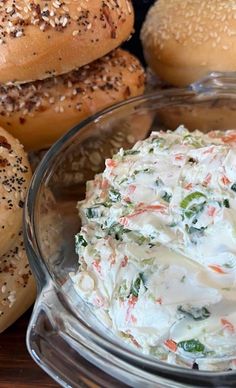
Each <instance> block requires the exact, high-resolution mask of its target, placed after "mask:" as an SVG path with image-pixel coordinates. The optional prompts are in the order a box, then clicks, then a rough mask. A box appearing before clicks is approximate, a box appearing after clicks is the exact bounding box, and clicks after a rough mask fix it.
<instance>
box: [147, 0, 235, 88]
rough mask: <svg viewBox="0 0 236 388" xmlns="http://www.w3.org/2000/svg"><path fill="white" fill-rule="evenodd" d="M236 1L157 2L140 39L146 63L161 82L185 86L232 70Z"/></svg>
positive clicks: (180, 0)
mask: <svg viewBox="0 0 236 388" xmlns="http://www.w3.org/2000/svg"><path fill="white" fill-rule="evenodd" d="M235 31H236V1H228V0H168V1H166V0H159V1H157V2H156V3H155V4H154V6H153V7H152V8H151V9H150V10H149V13H148V15H147V17H146V20H145V22H144V25H143V28H142V32H141V39H142V43H143V48H144V53H145V57H146V61H147V63H148V64H149V66H150V67H151V68H152V70H153V71H154V72H155V73H156V74H157V75H158V76H159V77H160V78H161V79H162V80H164V81H166V82H168V83H170V84H172V85H175V86H185V85H188V84H190V83H192V82H194V81H196V80H198V79H200V78H202V77H203V76H205V75H206V74H207V73H209V72H211V71H236V61H235V58H236V35H235Z"/></svg>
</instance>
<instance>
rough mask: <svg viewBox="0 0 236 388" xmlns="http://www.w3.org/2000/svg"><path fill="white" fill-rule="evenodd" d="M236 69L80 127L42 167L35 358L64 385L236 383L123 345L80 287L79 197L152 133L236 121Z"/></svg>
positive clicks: (34, 219)
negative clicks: (113, 159) (109, 161)
mask: <svg viewBox="0 0 236 388" xmlns="http://www.w3.org/2000/svg"><path fill="white" fill-rule="evenodd" d="M235 82H236V75H235V74H220V73H213V74H211V75H209V76H208V77H206V78H205V79H203V80H202V81H200V82H197V83H195V84H193V85H191V86H190V87H188V88H186V89H169V90H163V91H161V90H159V91H155V92H153V93H151V94H148V95H144V96H142V97H138V98H134V99H131V100H129V101H126V102H124V103H120V104H118V105H116V106H114V107H112V108H110V109H107V110H105V111H103V112H101V113H100V114H97V115H95V116H93V117H91V118H89V119H87V120H85V121H84V122H83V123H81V124H80V125H78V126H77V127H75V128H73V129H72V130H71V131H70V132H68V133H67V134H66V135H65V136H64V137H63V138H61V139H60V140H59V141H58V142H57V143H56V144H55V145H54V146H53V147H52V148H51V149H50V151H49V152H48V153H47V154H46V156H45V157H44V159H43V161H42V162H41V164H40V165H39V167H38V169H37V171H36V173H35V175H34V177H33V180H32V183H31V186H30V189H29V193H28V198H27V201H26V206H25V223H24V225H25V230H24V233H25V244H26V249H27V253H28V257H29V261H30V265H31V267H32V270H33V273H34V275H35V277H36V280H37V285H38V297H37V300H36V303H35V307H34V311H33V314H32V318H31V321H30V324H29V327H28V331H27V346H28V350H29V352H30V354H31V356H32V357H33V359H34V360H35V361H36V362H37V363H38V364H39V365H40V366H41V367H42V368H43V369H44V370H45V371H46V372H47V373H48V374H49V375H51V377H53V378H54V379H55V380H56V381H57V382H58V383H59V384H61V385H62V386H65V387H68V386H72V387H81V386H89V387H90V386H91V387H96V386H102V387H111V386H112V387H119V386H123V387H124V386H125V385H128V386H135V387H143V386H146V387H182V386H191V387H193V386H196V387H204V386H207V387H210V386H212V387H213V386H215V387H216V386H218V387H230V386H231V387H235V386H236V372H234V371H227V372H205V371H199V370H189V369H185V368H181V367H176V366H173V365H168V364H166V363H163V362H159V361H158V360H156V359H155V358H153V357H151V356H145V355H143V354H142V353H139V352H137V351H135V350H134V349H133V348H131V347H129V346H128V345H126V344H125V343H123V342H121V341H120V340H119V339H117V338H116V337H115V336H113V335H112V334H111V333H110V331H109V330H108V329H106V328H104V327H103V325H102V324H101V323H100V322H98V321H97V320H96V318H95V317H94V315H93V313H92V312H91V310H90V309H89V308H88V306H87V305H86V304H85V303H84V302H83V301H82V299H80V297H79V296H78V295H77V294H76V293H75V292H74V290H73V287H72V286H71V284H70V281H69V273H70V272H71V271H76V269H77V268H78V257H77V256H76V254H75V249H74V236H75V234H76V233H77V232H78V230H79V228H80V221H79V218H78V214H77V209H76V203H77V201H78V200H80V199H82V198H83V197H84V194H85V182H86V181H87V180H88V179H91V178H92V177H93V176H94V175H95V174H96V173H98V172H100V171H102V170H103V168H104V158H107V157H110V156H111V155H112V154H113V153H114V152H116V151H117V150H118V149H119V148H120V147H124V148H130V147H131V146H132V145H133V144H134V143H135V142H136V141H137V140H139V139H143V138H145V137H147V136H148V135H149V133H150V131H151V130H152V129H155V130H158V129H166V128H176V127H177V126H178V125H180V124H185V125H186V126H187V127H188V128H189V129H195V128H198V129H200V130H202V131H208V130H212V129H229V128H235V126H236V84H235Z"/></svg>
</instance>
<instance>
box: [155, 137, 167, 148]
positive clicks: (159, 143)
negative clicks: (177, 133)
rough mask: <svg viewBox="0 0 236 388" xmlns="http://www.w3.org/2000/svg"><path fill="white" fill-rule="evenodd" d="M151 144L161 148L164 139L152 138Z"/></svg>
mask: <svg viewBox="0 0 236 388" xmlns="http://www.w3.org/2000/svg"><path fill="white" fill-rule="evenodd" d="M152 144H155V145H157V146H158V147H160V148H162V147H163V146H164V144H165V139H164V138H163V137H154V138H153V139H152Z"/></svg>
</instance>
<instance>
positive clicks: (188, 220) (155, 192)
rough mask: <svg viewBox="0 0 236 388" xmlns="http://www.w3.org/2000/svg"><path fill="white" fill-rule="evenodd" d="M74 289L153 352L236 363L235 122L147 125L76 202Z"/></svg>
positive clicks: (193, 363) (213, 363) (168, 357)
mask: <svg viewBox="0 0 236 388" xmlns="http://www.w3.org/2000/svg"><path fill="white" fill-rule="evenodd" d="M78 209H79V214H80V217H81V220H82V227H81V231H80V232H79V234H77V236H76V252H77V253H78V255H79V269H78V271H77V273H73V274H71V279H72V281H73V284H74V288H75V290H76V291H77V292H78V294H79V295H80V296H81V297H82V298H83V299H84V300H85V301H86V302H88V303H89V304H91V305H92V306H93V307H94V312H95V314H96V316H97V317H98V318H99V319H100V320H102V321H103V322H104V324H105V325H106V326H109V327H110V328H111V330H112V331H113V332H115V333H116V334H117V335H119V336H120V337H122V338H123V339H124V340H125V341H128V342H130V343H131V344H132V345H133V346H135V347H136V348H137V349H140V350H141V351H143V352H144V353H145V354H148V355H153V356H155V357H157V358H158V359H159V360H162V361H167V362H169V363H172V364H178V365H182V366H187V367H190V368H191V367H198V368H199V369H204V370H227V369H236V303H235V302H236V131H227V132H211V133H209V134H203V133H201V132H199V131H195V132H192V133H190V132H189V131H188V130H187V129H186V128H184V127H183V126H181V127H179V128H178V129H177V130H176V131H174V132H171V131H167V132H153V133H152V134H151V136H150V137H149V138H148V139H146V140H144V141H139V142H138V143H136V145H135V146H134V147H133V148H132V149H130V150H126V151H125V150H123V149H121V150H120V151H119V152H118V153H117V154H116V155H115V156H114V157H113V158H112V159H108V160H106V168H105V170H104V172H103V173H102V174H99V175H97V176H96V177H95V179H94V180H93V181H90V182H88V183H87V192H86V198H85V200H84V201H82V202H79V203H78Z"/></svg>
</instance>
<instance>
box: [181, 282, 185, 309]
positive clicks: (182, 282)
mask: <svg viewBox="0 0 236 388" xmlns="http://www.w3.org/2000/svg"><path fill="white" fill-rule="evenodd" d="M185 280H186V275H183V276H182V278H181V279H180V281H181V283H184V282H185ZM180 307H181V306H180Z"/></svg>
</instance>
